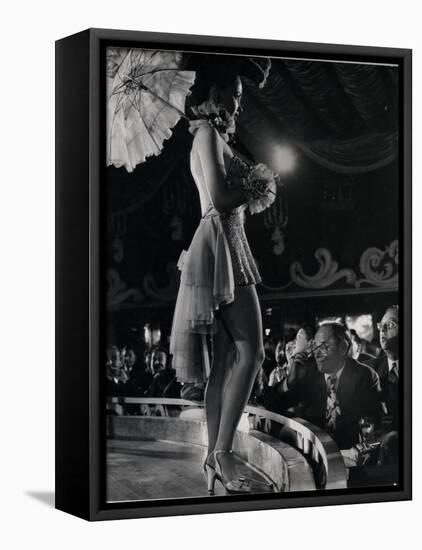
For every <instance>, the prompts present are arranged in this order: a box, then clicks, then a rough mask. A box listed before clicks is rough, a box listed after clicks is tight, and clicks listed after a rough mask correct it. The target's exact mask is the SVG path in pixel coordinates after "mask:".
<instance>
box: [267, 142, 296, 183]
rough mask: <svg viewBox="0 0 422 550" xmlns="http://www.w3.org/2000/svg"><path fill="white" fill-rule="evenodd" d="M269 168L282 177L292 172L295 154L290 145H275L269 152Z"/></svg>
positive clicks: (294, 164)
mask: <svg viewBox="0 0 422 550" xmlns="http://www.w3.org/2000/svg"><path fill="white" fill-rule="evenodd" d="M270 155H271V166H272V168H273V169H274V170H275V171H276V172H277V173H278V174H280V176H284V175H286V174H289V173H290V172H292V171H293V170H294V168H295V166H296V156H297V155H296V152H295V151H294V149H293V148H292V147H291V146H290V145H286V144H277V145H274V146H273V147H272V150H271V153H270Z"/></svg>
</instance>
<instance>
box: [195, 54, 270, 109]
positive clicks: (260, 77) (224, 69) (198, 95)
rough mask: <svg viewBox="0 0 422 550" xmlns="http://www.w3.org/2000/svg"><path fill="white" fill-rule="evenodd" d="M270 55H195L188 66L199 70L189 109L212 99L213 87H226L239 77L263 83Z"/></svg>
mask: <svg viewBox="0 0 422 550" xmlns="http://www.w3.org/2000/svg"><path fill="white" fill-rule="evenodd" d="M269 67H270V62H269V60H268V59H266V58H249V57H244V56H234V55H218V54H193V55H191V56H190V57H189V59H188V60H187V62H186V66H185V67H184V68H185V69H186V70H194V71H195V72H196V78H195V83H194V85H193V86H192V89H191V92H192V93H191V95H190V96H188V97H187V98H186V110H188V109H189V108H190V107H193V106H195V105H200V104H201V103H203V102H204V101H206V100H207V99H208V98H209V95H210V91H211V88H212V86H216V87H217V88H218V89H221V90H225V89H226V88H227V87H229V86H232V85H234V84H235V82H236V78H237V76H239V77H240V78H243V77H245V78H247V79H249V80H251V81H252V82H254V83H255V84H257V85H258V84H259V85H261V83H263V82H264V81H265V80H266V77H267V76H268V73H269Z"/></svg>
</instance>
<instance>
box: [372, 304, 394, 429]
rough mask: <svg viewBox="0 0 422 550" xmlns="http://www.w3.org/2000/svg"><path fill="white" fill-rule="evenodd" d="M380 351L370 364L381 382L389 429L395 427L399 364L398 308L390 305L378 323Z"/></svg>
mask: <svg viewBox="0 0 422 550" xmlns="http://www.w3.org/2000/svg"><path fill="white" fill-rule="evenodd" d="M377 328H378V330H379V338H380V344H381V349H382V353H381V355H380V356H379V357H378V358H377V359H376V360H375V361H374V362H373V363H372V364H371V366H372V367H373V368H374V369H375V370H376V371H377V373H378V376H379V378H380V382H381V389H382V395H383V400H384V403H385V405H386V413H387V416H388V419H386V422H387V421H388V422H389V423H390V426H391V429H397V423H398V393H399V392H398V388H399V378H400V366H399V308H398V306H390V307H389V308H388V309H387V310H386V312H385V313H384V315H383V317H382V319H381V322H380V323H378V325H377Z"/></svg>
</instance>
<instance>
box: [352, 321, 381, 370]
mask: <svg viewBox="0 0 422 550" xmlns="http://www.w3.org/2000/svg"><path fill="white" fill-rule="evenodd" d="M349 336H350V340H351V343H352V344H351V346H350V350H349V355H350V357H352V359H354V360H355V361H357V362H358V363H363V364H364V365H369V366H371V364H372V362H373V360H374V359H375V356H374V355H371V354H370V353H368V351H367V342H366V340H365V339H364V338H361V337H360V336H359V335H358V334H357V332H356V331H355V330H354V329H350V330H349Z"/></svg>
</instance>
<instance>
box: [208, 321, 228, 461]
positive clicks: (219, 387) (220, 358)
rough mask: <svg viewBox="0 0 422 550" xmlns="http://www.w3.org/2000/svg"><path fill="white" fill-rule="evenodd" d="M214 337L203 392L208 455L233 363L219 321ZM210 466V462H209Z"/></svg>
mask: <svg viewBox="0 0 422 550" xmlns="http://www.w3.org/2000/svg"><path fill="white" fill-rule="evenodd" d="M217 323H218V324H217V333H216V335H215V337H214V349H213V363H212V366H211V372H210V376H209V378H208V383H207V387H206V390H205V414H206V418H207V430H208V455H209V454H210V453H211V452H212V451H213V450H214V447H215V443H216V441H217V437H218V431H219V427H220V417H221V405H222V400H223V392H224V386H225V384H226V382H227V380H228V378H229V376H230V370H231V368H232V367H233V362H234V359H235V357H234V351H235V350H234V345H233V342H232V341H231V340H230V338H229V335H228V334H227V331H226V329H225V328H224V326H223V324H222V322H221V320H218V322H217ZM210 464H211V462H210Z"/></svg>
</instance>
